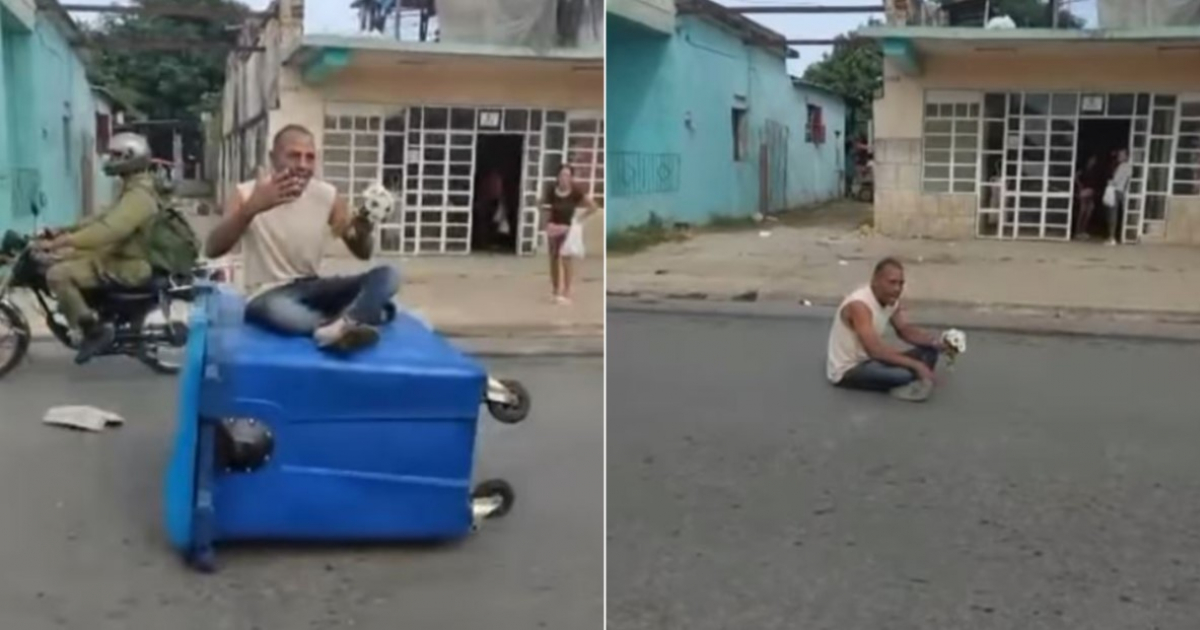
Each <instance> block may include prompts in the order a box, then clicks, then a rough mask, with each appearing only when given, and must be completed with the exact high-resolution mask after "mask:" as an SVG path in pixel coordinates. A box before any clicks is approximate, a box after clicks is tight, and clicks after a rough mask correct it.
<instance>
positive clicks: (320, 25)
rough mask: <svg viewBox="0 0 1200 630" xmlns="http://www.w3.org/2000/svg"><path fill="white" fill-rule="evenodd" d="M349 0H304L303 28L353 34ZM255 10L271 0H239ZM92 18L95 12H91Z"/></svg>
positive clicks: (86, 0) (92, 0)
mask: <svg viewBox="0 0 1200 630" xmlns="http://www.w3.org/2000/svg"><path fill="white" fill-rule="evenodd" d="M350 1H351V0H306V1H305V4H304V30H305V32H309V33H340V34H353V33H357V32H358V12H357V11H355V10H354V9H351V8H350ZM241 2H242V3H243V4H245V5H247V6H249V7H250V8H251V9H254V10H256V11H263V10H265V9H266V8H267V7H268V6H269V5H270V4H271V0H241ZM70 3H71V4H95V5H99V6H107V5H111V4H129V1H128V0H116V1H115V2H114V0H71V1H70ZM91 16H92V17H93V19H94V16H95V14H91ZM73 17H74V18H75V19H76V20H79V21H87V20H88V19H89V15H87V14H81V13H77V14H75V15H74V16H73Z"/></svg>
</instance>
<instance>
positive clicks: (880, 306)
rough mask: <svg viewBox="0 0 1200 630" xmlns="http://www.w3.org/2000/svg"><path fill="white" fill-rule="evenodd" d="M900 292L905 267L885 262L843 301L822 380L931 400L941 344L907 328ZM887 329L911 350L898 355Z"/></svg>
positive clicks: (916, 329)
mask: <svg viewBox="0 0 1200 630" xmlns="http://www.w3.org/2000/svg"><path fill="white" fill-rule="evenodd" d="M903 292H904V266H903V265H902V264H900V261H898V260H896V259H895V258H885V259H883V260H881V261H879V263H878V264H876V265H875V272H874V273H873V274H872V276H871V283H870V284H869V285H867V286H864V287H861V288H859V289H857V290H856V291H854V292H853V293H851V294H850V295H849V296H847V297H846V299H845V300H843V301H842V304H841V306H839V307H838V310H837V314H836V315H835V317H834V320H833V327H832V328H831V329H830V331H829V357H828V359H827V363H826V375H827V376H828V378H829V381H830V382H831V383H833V384H834V385H836V386H838V387H845V388H849V389H860V390H866V391H876V392H890V393H891V394H892V395H893V396H895V397H896V398H899V399H901V400H908V401H913V402H921V401H924V400H927V399H928V398H929V395H930V394H931V393H932V392H933V384H934V380H935V379H934V373H933V372H934V369H936V367H937V362H938V357H939V356H940V355H941V353H942V351H943V350H944V349H945V348H944V343H943V342H942V341H941V340H940V338H939V337H937V336H935V335H933V334H931V333H929V332H927V331H924V330H921V329H920V328H917V327H916V326H914V325H912V324H911V323H909V321H908V317H907V316H906V315H905V311H904V306H903V305H902V304H901V303H900V294H901V293H903ZM888 325H891V327H892V328H893V329H894V330H895V331H896V335H897V336H899V337H900V339H902V340H904V341H906V342H908V343H909V344H912V345H913V346H914V347H913V348H911V349H909V350H907V351H904V352H901V351H900V350H897V349H895V348H893V347H891V346H889V345H888V344H887V343H885V342H884V340H883V334H884V332H885V331H886V330H887V327H888Z"/></svg>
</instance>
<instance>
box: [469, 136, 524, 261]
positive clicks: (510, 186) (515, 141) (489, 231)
mask: <svg viewBox="0 0 1200 630" xmlns="http://www.w3.org/2000/svg"><path fill="white" fill-rule="evenodd" d="M524 144H525V136H523V135H522V134H480V135H479V137H478V139H477V140H476V145H475V198H474V199H472V200H471V206H472V208H474V212H473V214H472V217H473V219H472V222H471V250H472V251H476V252H505V253H509V254H515V253H517V219H518V217H519V216H520V210H521V156H522V155H523V153H522V151H523V150H524Z"/></svg>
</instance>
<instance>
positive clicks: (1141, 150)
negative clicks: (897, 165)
mask: <svg viewBox="0 0 1200 630" xmlns="http://www.w3.org/2000/svg"><path fill="white" fill-rule="evenodd" d="M1121 149H1124V150H1127V151H1128V152H1129V156H1130V161H1131V163H1132V164H1133V180H1132V183H1131V184H1130V188H1129V195H1128V200H1127V203H1126V204H1125V207H1124V208H1123V216H1122V217H1121V221H1120V225H1121V227H1122V229H1121V230H1120V237H1121V240H1123V241H1124V242H1127V243H1133V242H1138V241H1142V240H1147V241H1155V240H1162V239H1163V237H1164V236H1165V235H1166V222H1167V208H1168V204H1169V200H1170V198H1171V197H1172V196H1196V195H1197V194H1200V95H1178V94H1151V93H1094V92H1021V91H1013V92H990V93H981V92H969V91H968V92H953V91H945V90H931V91H928V92H926V101H925V121H924V153H923V156H922V160H923V166H924V170H923V176H922V187H923V191H924V192H925V193H934V194H943V193H973V192H976V191H977V194H978V208H977V217H976V236H978V237H981V238H1019V239H1045V240H1068V239H1070V238H1072V237H1073V236H1078V235H1077V234H1076V232H1077V231H1078V230H1079V227H1080V226H1079V225H1078V224H1077V223H1075V222H1073V221H1072V217H1073V216H1074V214H1073V211H1074V210H1075V209H1076V208H1077V203H1078V201H1077V195H1078V192H1079V191H1078V184H1079V182H1078V180H1077V177H1076V175H1077V174H1078V173H1079V172H1080V171H1081V170H1082V169H1083V168H1084V167H1085V166H1086V164H1087V162H1088V160H1089V158H1096V159H1098V162H1099V164H1100V166H1099V168H1101V169H1104V168H1106V166H1105V165H1106V164H1109V165H1108V166H1107V168H1110V169H1111V160H1112V156H1113V153H1114V152H1116V151H1118V150H1121Z"/></svg>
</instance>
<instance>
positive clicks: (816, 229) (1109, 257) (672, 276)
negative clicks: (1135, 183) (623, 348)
mask: <svg viewBox="0 0 1200 630" xmlns="http://www.w3.org/2000/svg"><path fill="white" fill-rule="evenodd" d="M869 216H870V214H869V209H868V208H866V207H865V206H863V205H862V204H858V203H852V202H837V203H834V204H829V205H827V206H825V207H823V208H821V209H820V210H818V211H810V212H807V213H804V214H799V213H798V214H796V215H792V216H788V217H784V218H783V220H782V221H780V222H777V223H765V224H762V225H760V226H759V227H758V228H755V229H749V230H745V231H738V232H726V233H701V234H699V235H697V236H695V237H694V238H691V239H689V240H687V241H685V242H682V243H673V244H666V245H661V246H658V247H655V248H653V249H651V250H649V251H646V252H643V253H640V254H635V255H632V256H622V257H617V256H613V257H611V258H610V259H609V264H608V270H609V275H608V291H609V294H610V295H617V296H631V297H659V298H662V297H668V298H690V299H706V300H739V301H785V302H790V303H793V304H796V303H809V304H814V305H830V304H836V303H837V302H838V301H839V300H840V299H841V298H842V297H843V296H844V295H845V294H846V293H847V292H849V291H850V290H851V289H853V288H854V287H855V286H858V285H861V284H864V283H866V282H867V280H868V279H869V277H870V274H871V269H872V267H873V265H874V264H875V262H877V261H878V260H879V259H880V258H883V257H884V256H896V257H899V258H900V259H901V260H903V261H904V263H905V265H906V267H907V270H908V274H907V282H908V285H907V287H906V289H905V291H906V295H907V296H908V299H909V301H910V302H911V303H923V304H924V305H925V306H927V307H940V308H944V307H948V306H953V307H959V308H967V309H973V310H976V311H981V312H995V311H1001V310H1009V311H1013V312H1021V313H1025V314H1028V315H1030V316H1052V317H1057V318H1062V317H1064V316H1067V317H1071V316H1088V317H1118V318H1123V319H1126V320H1128V319H1130V318H1137V317H1143V318H1150V319H1155V320H1158V321H1170V322H1173V323H1187V324H1194V323H1200V291H1196V290H1195V287H1198V286H1200V248H1185V247H1171V246H1163V245H1140V246H1118V247H1107V246H1105V245H1103V244H1099V243H1042V242H1024V241H1003V242H1002V241H983V240H970V241H959V242H941V241H929V240H897V239H890V238H885V237H882V236H878V235H873V234H871V232H870V231H869V230H867V229H861V230H860V229H859V226H860V225H861V223H862V221H863V220H865V219H866V218H867V217H869Z"/></svg>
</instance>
